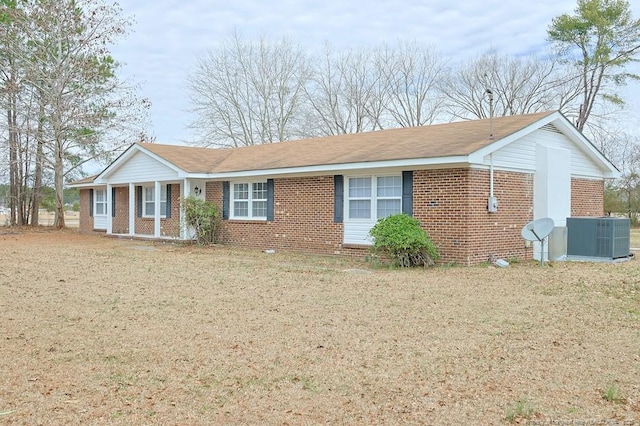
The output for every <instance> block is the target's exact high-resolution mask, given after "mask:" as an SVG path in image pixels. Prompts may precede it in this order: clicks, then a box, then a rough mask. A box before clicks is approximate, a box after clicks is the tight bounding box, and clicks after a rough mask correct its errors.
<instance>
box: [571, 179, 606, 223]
mask: <svg viewBox="0 0 640 426" xmlns="http://www.w3.org/2000/svg"><path fill="white" fill-rule="evenodd" d="M603 215H604V181H603V180H592V179H576V178H573V179H571V216H603Z"/></svg>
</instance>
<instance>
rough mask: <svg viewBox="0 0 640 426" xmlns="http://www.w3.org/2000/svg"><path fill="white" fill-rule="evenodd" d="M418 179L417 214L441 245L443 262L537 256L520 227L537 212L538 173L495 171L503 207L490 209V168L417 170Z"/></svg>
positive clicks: (415, 183)
mask: <svg viewBox="0 0 640 426" xmlns="http://www.w3.org/2000/svg"><path fill="white" fill-rule="evenodd" d="M413 179H414V180H413V197H414V198H413V215H414V217H416V218H417V219H418V220H420V223H421V224H422V227H423V228H424V229H425V230H426V231H427V233H428V234H429V236H430V237H431V238H432V239H433V241H434V242H435V243H436V245H437V246H438V247H439V249H440V254H441V256H442V258H441V262H442V263H458V264H464V265H472V264H477V263H480V262H484V261H488V260H489V259H490V258H495V257H500V258H530V257H531V256H532V252H531V249H530V248H526V247H525V243H524V240H522V237H521V236H520V230H521V229H522V226H523V225H524V224H525V223H527V222H528V221H530V220H531V218H532V217H533V175H531V174H526V173H514V172H501V171H496V172H495V173H494V195H495V196H496V197H497V199H498V203H499V205H498V212H497V213H489V212H488V210H487V201H488V198H489V195H490V175H489V171H488V170H472V169H445V170H425V171H416V172H414V176H413Z"/></svg>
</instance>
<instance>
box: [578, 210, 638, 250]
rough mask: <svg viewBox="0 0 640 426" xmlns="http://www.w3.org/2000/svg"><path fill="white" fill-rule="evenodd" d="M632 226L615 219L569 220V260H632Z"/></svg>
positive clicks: (586, 218)
mask: <svg viewBox="0 0 640 426" xmlns="http://www.w3.org/2000/svg"><path fill="white" fill-rule="evenodd" d="M630 238H631V223H630V221H629V219H624V218H613V217H569V218H567V256H581V257H596V258H605V259H619V258H623V257H629V253H630Z"/></svg>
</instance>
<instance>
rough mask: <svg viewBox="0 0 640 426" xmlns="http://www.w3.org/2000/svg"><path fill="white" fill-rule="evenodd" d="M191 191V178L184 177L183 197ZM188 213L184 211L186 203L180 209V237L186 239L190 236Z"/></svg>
mask: <svg viewBox="0 0 640 426" xmlns="http://www.w3.org/2000/svg"><path fill="white" fill-rule="evenodd" d="M190 193H191V182H190V181H189V179H184V181H183V182H182V199H183V200H184V199H185V198H187V197H188V196H189V194H190ZM186 222H187V221H186V213H185V211H184V205H183V206H182V208H181V209H180V239H182V240H186V239H187V237H188V236H189V230H188V229H187V226H186Z"/></svg>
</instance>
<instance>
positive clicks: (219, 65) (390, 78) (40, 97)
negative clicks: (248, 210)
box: [0, 0, 640, 227]
mask: <svg viewBox="0 0 640 426" xmlns="http://www.w3.org/2000/svg"><path fill="white" fill-rule="evenodd" d="M121 13H122V11H121V9H120V7H119V5H118V4H117V3H113V2H105V1H103V0H0V64H1V67H0V108H2V110H3V111H4V112H5V114H4V119H2V120H0V131H1V135H2V138H1V139H0V160H2V161H3V164H6V167H2V168H0V179H2V180H4V181H9V183H10V194H9V207H10V210H11V218H10V221H11V224H16V225H22V224H27V223H37V222H38V220H37V219H38V217H37V215H38V209H39V206H40V204H41V201H40V200H41V197H42V188H43V187H44V186H45V185H50V186H51V187H53V188H54V192H55V194H56V197H55V206H56V208H55V212H56V218H55V226H58V227H62V226H64V214H63V213H64V198H63V188H64V184H65V182H67V181H69V180H71V179H74V178H77V177H80V176H81V174H82V167H83V165H85V164H86V163H88V162H91V161H97V162H100V163H102V164H105V163H107V162H108V161H109V160H110V159H111V158H113V155H114V154H115V153H118V152H120V151H121V150H122V149H123V148H124V147H126V146H128V145H129V144H130V143H131V142H134V141H136V140H144V139H146V136H145V134H144V133H143V132H141V129H142V128H143V124H144V122H145V119H146V111H147V109H148V108H149V102H148V101H147V100H144V99H138V98H137V96H136V87H135V86H132V85H131V84H129V83H127V82H124V81H122V80H121V79H120V78H119V77H118V68H119V63H118V62H117V60H116V59H115V58H114V57H113V56H112V55H111V52H110V47H111V46H112V45H113V44H114V43H116V42H117V40H118V39H119V38H121V37H124V36H125V35H126V34H127V32H128V31H129V29H130V28H131V26H132V21H131V20H130V19H128V18H123V17H122V16H121ZM546 41H547V47H548V50H547V51H546V52H544V53H541V54H538V55H534V54H532V55H529V56H511V55H506V54H501V53H500V52H496V51H492V52H487V53H484V54H481V55H479V56H477V57H475V58H470V59H467V60H466V61H464V62H462V63H456V64H454V63H452V61H451V60H449V59H448V58H445V57H444V56H443V55H441V54H440V53H439V52H438V51H437V50H436V49H435V48H433V47H430V46H424V45H421V44H419V43H417V42H399V43H396V44H393V45H389V44H387V45H382V46H377V47H370V48H351V49H346V50H335V49H333V48H332V47H331V46H330V45H328V44H327V45H326V46H325V48H324V49H323V50H322V53H320V54H317V53H310V52H308V51H306V50H305V49H303V48H302V47H300V46H299V45H296V44H295V43H294V42H292V41H291V40H287V39H282V40H272V39H269V38H267V37H262V38H260V39H257V40H247V39H245V38H243V37H242V36H241V35H240V34H238V33H232V34H231V35H230V36H229V37H228V38H227V39H225V40H223V41H221V42H220V43H219V44H218V47H217V48H215V49H212V50H210V51H208V52H206V54H204V55H203V56H202V57H201V58H199V59H197V64H196V67H195V69H194V71H193V72H192V73H190V74H189V75H188V76H185V78H186V79H187V81H188V87H189V91H188V95H189V98H190V105H191V110H192V111H191V112H192V113H193V116H194V117H195V120H194V121H193V123H191V125H190V128H191V130H192V132H193V135H194V140H193V142H194V143H195V144H200V145H206V146H217V147H228V146H244V145H255V144H261V143H272V142H279V141H286V140H291V139H300V138H309V137H315V136H326V135H337V134H345V133H356V132H366V131H372V130H380V129H387V128H394V127H408V126H422V125H428V124H432V123H435V122H447V121H452V120H460V119H472V118H486V117H488V116H490V115H493V116H504V115H514V114H526V113H533V112H538V111H542V110H560V111H562V112H563V113H564V114H565V115H566V116H567V117H568V118H569V119H571V120H572V121H573V122H574V124H575V125H576V127H577V128H578V129H579V130H581V131H583V132H584V133H585V134H586V135H587V136H588V137H589V138H590V139H591V140H592V141H593V142H594V143H595V144H596V146H597V147H598V148H599V149H600V150H601V151H602V152H603V153H604V154H605V155H607V156H608V157H609V158H610V159H612V160H613V161H614V163H615V164H617V165H618V166H619V167H620V168H621V170H622V171H623V174H624V176H625V179H621V180H620V181H618V182H616V183H612V184H610V185H609V187H608V193H607V200H614V201H616V202H618V201H624V200H625V198H624V197H625V196H627V198H626V200H627V205H631V202H630V201H629V200H630V199H631V198H630V197H631V196H632V195H633V196H634V197H635V194H636V193H639V192H640V189H639V186H638V183H639V182H640V179H635V178H632V177H633V176H634V173H636V174H637V173H638V171H639V170H640V155H639V154H638V152H637V151H638V143H637V135H632V134H629V133H628V132H627V131H626V130H625V129H619V128H616V127H615V123H616V119H615V114H619V113H620V111H624V97H623V96H622V95H621V94H620V89H621V87H623V86H624V85H625V84H626V83H627V82H628V81H629V80H634V79H635V80H637V79H639V78H638V76H637V75H634V74H632V73H630V72H629V71H628V67H629V65H630V64H631V63H632V62H634V61H637V60H638V54H639V51H640V21H639V20H635V19H633V17H632V15H631V10H630V6H629V3H628V2H627V1H626V0H578V1H577V6H576V8H575V10H574V11H573V13H566V14H562V15H560V16H558V17H556V18H554V19H553V20H552V22H550V24H549V27H548V32H547V40H546ZM625 191H626V192H625ZM625 194H626V195H625ZM630 194H632V195H630ZM639 199H640V197H639ZM607 202H608V203H609V204H608V205H613V204H612V203H613V201H607ZM619 204H621V203H619ZM639 204H640V203H639Z"/></svg>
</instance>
